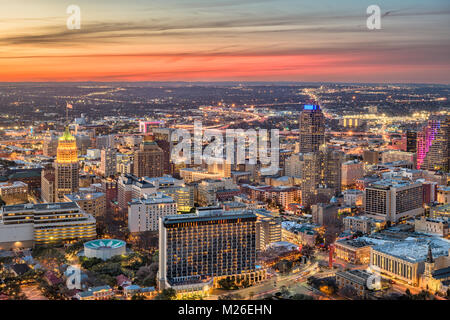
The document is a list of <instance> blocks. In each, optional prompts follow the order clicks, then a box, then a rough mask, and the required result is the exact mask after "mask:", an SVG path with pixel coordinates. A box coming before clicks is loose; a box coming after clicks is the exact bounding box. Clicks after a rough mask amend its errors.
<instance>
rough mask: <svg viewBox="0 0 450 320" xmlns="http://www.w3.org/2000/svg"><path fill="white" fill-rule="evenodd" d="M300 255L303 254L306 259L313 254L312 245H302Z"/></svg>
mask: <svg viewBox="0 0 450 320" xmlns="http://www.w3.org/2000/svg"><path fill="white" fill-rule="evenodd" d="M302 255H304V256H305V257H307V258H308V259H309V258H311V257H312V256H314V247H312V246H310V245H307V244H306V245H304V246H303V247H302Z"/></svg>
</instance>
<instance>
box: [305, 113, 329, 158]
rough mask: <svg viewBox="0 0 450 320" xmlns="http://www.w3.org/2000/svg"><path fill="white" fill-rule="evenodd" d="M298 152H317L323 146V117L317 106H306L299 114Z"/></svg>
mask: <svg viewBox="0 0 450 320" xmlns="http://www.w3.org/2000/svg"><path fill="white" fill-rule="evenodd" d="M299 123H300V141H299V142H300V152H302V153H307V152H317V151H319V148H320V146H321V145H323V144H325V117H324V115H323V113H322V110H321V109H320V106H319V105H316V104H306V105H305V106H304V107H303V111H302V113H301V114H300V121H299Z"/></svg>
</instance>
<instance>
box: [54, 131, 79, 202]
mask: <svg viewBox="0 0 450 320" xmlns="http://www.w3.org/2000/svg"><path fill="white" fill-rule="evenodd" d="M78 188H79V172H78V156H77V142H76V140H75V138H74V137H73V136H72V135H71V134H70V132H69V128H66V131H65V132H64V134H63V135H62V137H60V138H59V141H58V149H57V151H56V161H55V193H56V197H55V198H56V199H55V200H56V201H63V199H64V195H65V194H70V193H73V192H77V191H78Z"/></svg>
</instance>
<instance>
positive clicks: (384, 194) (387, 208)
mask: <svg viewBox="0 0 450 320" xmlns="http://www.w3.org/2000/svg"><path fill="white" fill-rule="evenodd" d="M422 204H423V190H422V184H421V183H420V182H414V183H412V182H409V181H400V180H389V179H386V180H380V181H377V182H374V183H372V184H370V185H369V186H368V187H367V188H366V190H365V199H364V209H365V213H366V214H367V215H370V216H373V217H374V218H377V219H383V220H385V221H391V222H398V221H400V220H404V219H407V218H411V217H415V216H418V215H421V214H422V213H423V211H424V209H423V207H422Z"/></svg>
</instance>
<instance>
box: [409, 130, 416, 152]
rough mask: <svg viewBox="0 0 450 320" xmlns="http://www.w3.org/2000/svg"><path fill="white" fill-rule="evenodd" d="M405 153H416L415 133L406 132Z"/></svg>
mask: <svg viewBox="0 0 450 320" xmlns="http://www.w3.org/2000/svg"><path fill="white" fill-rule="evenodd" d="M406 151H407V152H414V153H416V152H417V131H412V130H408V131H406Z"/></svg>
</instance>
